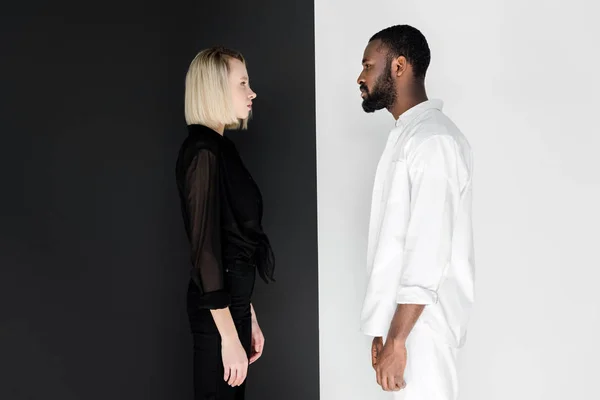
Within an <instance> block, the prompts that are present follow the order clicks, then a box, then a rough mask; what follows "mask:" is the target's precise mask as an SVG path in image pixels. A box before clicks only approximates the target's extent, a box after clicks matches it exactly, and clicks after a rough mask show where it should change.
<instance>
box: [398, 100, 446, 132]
mask: <svg viewBox="0 0 600 400" xmlns="http://www.w3.org/2000/svg"><path fill="white" fill-rule="evenodd" d="M443 107H444V102H443V101H442V100H439V99H431V100H426V101H424V102H422V103H419V104H417V105H416V106H414V107H412V108H409V109H408V110H406V111H405V112H404V113H403V114H402V115H400V117H399V118H398V119H397V120H396V127H399V128H404V127H405V126H406V125H408V124H409V123H410V122H411V121H412V120H413V119H415V118H416V117H418V116H419V115H420V114H422V113H423V112H425V111H427V110H431V109H436V110H440V111H441V110H442V108H443Z"/></svg>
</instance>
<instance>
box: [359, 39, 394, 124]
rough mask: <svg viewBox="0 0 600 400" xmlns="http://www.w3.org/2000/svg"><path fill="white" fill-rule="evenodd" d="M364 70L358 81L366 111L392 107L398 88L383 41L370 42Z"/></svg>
mask: <svg viewBox="0 0 600 400" xmlns="http://www.w3.org/2000/svg"><path fill="white" fill-rule="evenodd" d="M362 65H363V70H362V72H361V73H360V75H359V76H358V79H357V83H358V85H359V88H360V91H361V97H362V98H363V102H362V107H363V110H365V112H368V113H372V112H375V111H377V110H381V109H383V108H388V109H389V108H391V107H392V105H393V104H394V102H395V101H396V88H395V87H394V80H393V79H392V70H391V59H389V58H388V56H387V50H386V49H385V47H384V46H381V41H379V40H374V41H372V42H369V44H368V45H367V47H366V48H365V52H364V54H363V60H362Z"/></svg>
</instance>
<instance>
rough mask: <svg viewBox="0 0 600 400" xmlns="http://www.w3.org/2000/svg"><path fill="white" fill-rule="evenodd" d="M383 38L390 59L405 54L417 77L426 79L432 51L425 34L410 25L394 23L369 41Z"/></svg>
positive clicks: (382, 41) (421, 79)
mask: <svg viewBox="0 0 600 400" xmlns="http://www.w3.org/2000/svg"><path fill="white" fill-rule="evenodd" d="M373 40H381V43H382V44H383V45H384V46H385V47H387V48H388V52H389V53H388V60H391V59H392V58H396V57H400V56H404V57H405V58H406V60H407V61H408V62H409V64H410V65H411V66H412V70H413V75H414V77H415V79H417V80H420V81H424V80H425V74H426V73H427V68H428V67H429V62H430V61H431V53H430V51H429V45H428V44H427V39H425V36H423V34H422V33H421V31H419V30H418V29H416V28H413V27H412V26H410V25H394V26H390V27H389V28H385V29H383V30H381V31H379V32H377V33H376V34H375V35H373V37H371V39H369V42H372V41H373Z"/></svg>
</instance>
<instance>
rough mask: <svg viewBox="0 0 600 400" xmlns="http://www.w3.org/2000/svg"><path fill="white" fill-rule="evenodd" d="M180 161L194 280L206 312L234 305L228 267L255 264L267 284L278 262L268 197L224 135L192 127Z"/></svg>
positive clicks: (180, 184) (179, 178)
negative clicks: (269, 229) (266, 223)
mask: <svg viewBox="0 0 600 400" xmlns="http://www.w3.org/2000/svg"><path fill="white" fill-rule="evenodd" d="M188 131H189V135H188V137H187V138H186V139H185V141H184V142H183V144H182V146H181V149H180V150H179V156H178V158H177V165H176V176H177V186H178V189H179V197H180V200H181V211H182V214H183V221H184V224H185V229H186V233H187V236H188V239H189V241H190V247H191V262H192V268H191V278H192V280H193V281H194V282H195V284H196V285H197V286H198V288H199V289H200V293H201V296H200V301H199V304H198V306H199V307H201V308H209V309H217V308H225V307H227V306H229V304H230V300H231V296H230V293H228V291H227V287H226V285H225V268H226V266H227V265H230V264H231V263H234V262H236V260H238V261H242V262H245V263H248V264H249V265H253V266H254V265H255V266H256V268H257V270H258V273H259V275H260V276H261V278H262V279H263V280H264V281H265V282H267V283H268V282H269V280H274V279H273V271H274V266H275V260H274V256H273V251H272V250H271V245H270V244H269V240H268V238H267V236H266V235H265V234H264V232H263V227H262V216H263V202H262V195H261V193H260V190H259V188H258V186H257V185H256V183H255V182H254V179H252V176H251V175H250V173H249V172H248V170H247V169H246V167H245V166H244V163H243V162H242V159H241V158H240V155H239V153H238V151H237V149H236V147H235V144H234V143H233V142H232V141H231V140H230V139H228V138H226V137H225V136H223V135H220V134H219V133H218V132H215V131H214V130H212V129H210V128H208V127H206V126H203V125H189V126H188Z"/></svg>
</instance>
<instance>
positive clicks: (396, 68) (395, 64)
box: [392, 56, 408, 77]
mask: <svg viewBox="0 0 600 400" xmlns="http://www.w3.org/2000/svg"><path fill="white" fill-rule="evenodd" d="M407 69H408V61H407V60H406V57H404V56H399V57H396V58H394V59H393V60H392V73H393V74H394V75H395V76H397V77H400V76H402V75H404V74H405V73H406V71H407Z"/></svg>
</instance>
